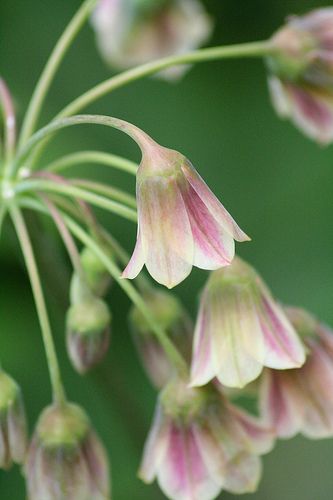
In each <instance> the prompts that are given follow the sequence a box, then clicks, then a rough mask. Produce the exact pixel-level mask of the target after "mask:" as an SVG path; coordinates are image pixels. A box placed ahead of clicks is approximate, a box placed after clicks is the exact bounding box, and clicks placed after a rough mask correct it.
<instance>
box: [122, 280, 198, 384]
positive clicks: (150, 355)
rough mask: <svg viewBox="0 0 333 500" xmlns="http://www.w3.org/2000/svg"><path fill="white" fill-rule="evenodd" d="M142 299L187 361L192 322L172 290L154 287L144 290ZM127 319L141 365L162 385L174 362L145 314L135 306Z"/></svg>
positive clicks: (155, 382)
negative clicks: (171, 361)
mask: <svg viewBox="0 0 333 500" xmlns="http://www.w3.org/2000/svg"><path fill="white" fill-rule="evenodd" d="M143 299H144V301H145V303H146V304H147V306H148V307H149V310H150V311H151V313H152V315H153V316H154V319H155V320H156V322H157V323H158V324H159V326H160V327H161V328H162V329H163V330H164V332H166V334H167V335H168V337H169V338H170V340H171V341H172V342H173V343H174V344H175V346H176V347H177V348H178V349H179V351H180V353H181V354H182V355H183V357H184V358H185V360H186V361H188V362H189V361H190V357H191V345H192V337H193V325H192V321H191V319H190V317H189V316H188V314H187V312H186V311H185V310H184V308H183V306H182V304H181V303H180V301H179V300H178V299H177V298H176V297H175V296H174V295H172V294H171V293H169V292H165V291H161V290H157V289H152V290H150V291H149V292H147V293H145V294H144V296H143ZM129 322H130V327H131V330H132V333H133V336H134V341H135V344H136V347H137V349H138V351H139V354H140V357H141V360H142V362H143V366H144V368H145V370H146V372H147V374H148V376H149V378H150V379H151V381H152V382H153V384H154V385H155V386H156V387H158V388H162V387H163V386H164V385H165V384H166V383H167V382H168V381H169V379H170V378H171V376H172V374H173V366H172V365H171V364H170V362H169V360H168V358H167V357H166V356H165V353H164V350H163V349H162V347H161V345H160V343H159V342H158V340H157V339H156V337H155V334H154V332H153V331H152V329H151V326H150V325H149V323H148V322H147V320H146V318H145V317H144V315H143V314H142V312H141V311H140V309H138V308H137V307H135V306H133V307H132V309H131V311H130V315H129Z"/></svg>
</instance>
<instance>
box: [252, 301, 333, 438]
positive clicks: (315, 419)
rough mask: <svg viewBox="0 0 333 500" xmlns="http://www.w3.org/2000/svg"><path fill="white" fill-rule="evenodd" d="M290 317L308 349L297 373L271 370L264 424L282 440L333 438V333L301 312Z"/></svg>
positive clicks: (264, 391)
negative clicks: (300, 437) (302, 437)
mask: <svg viewBox="0 0 333 500" xmlns="http://www.w3.org/2000/svg"><path fill="white" fill-rule="evenodd" d="M287 313H288V316H289V318H290V320H291V321H292V322H293V324H294V326H295V328H296V329H297V331H298V332H299V333H300V335H302V338H303V340H304V342H305V344H306V346H307V348H308V352H309V354H308V357H307V360H306V362H305V364H304V365H303V366H302V367H301V368H299V369H297V370H286V371H283V372H281V371H278V370H268V369H266V370H265V371H264V373H263V377H262V381H261V387H260V408H261V414H262V416H263V419H264V421H265V422H266V423H267V425H269V426H270V427H272V428H274V429H275V431H276V433H277V436H279V437H280V438H290V437H292V436H294V435H295V434H297V433H299V432H300V433H302V434H304V435H305V436H307V437H309V438H314V439H317V438H323V437H332V436H333V331H332V330H330V329H329V328H328V327H326V326H324V325H322V324H320V323H319V322H318V321H317V320H316V319H315V318H313V317H312V316H310V315H309V314H308V313H306V312H305V311H303V310H300V309H294V308H292V309H290V308H289V309H287Z"/></svg>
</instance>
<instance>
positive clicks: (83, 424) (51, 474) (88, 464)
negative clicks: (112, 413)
mask: <svg viewBox="0 0 333 500" xmlns="http://www.w3.org/2000/svg"><path fill="white" fill-rule="evenodd" d="M25 473H26V478H27V486H28V495H29V499H30V500H46V499H47V500H58V499H65V498H66V499H67V498H70V499H71V500H107V499H109V498H110V493H109V478H108V461H107V457H106V454H105V451H104V448H103V446H102V444H101V442H100V441H99V439H98V437H97V436H96V434H95V432H94V431H93V429H92V428H91V425H90V421H89V419H88V417H87V415H86V414H85V413H84V411H83V410H82V409H81V408H80V407H79V406H76V405H74V404H71V403H66V404H65V405H62V406H57V405H52V406H49V407H48V408H46V409H45V410H44V411H43V413H42V414H41V416H40V418H39V421H38V423H37V427H36V430H35V433H34V436H33V439H32V442H31V445H30V447H29V451H28V457H27V462H26V469H25Z"/></svg>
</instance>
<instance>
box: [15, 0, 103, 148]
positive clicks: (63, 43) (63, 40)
mask: <svg viewBox="0 0 333 500" xmlns="http://www.w3.org/2000/svg"><path fill="white" fill-rule="evenodd" d="M96 3H97V0H86V1H85V2H83V4H82V5H81V7H80V8H79V10H78V11H77V13H76V14H75V15H74V17H73V18H72V20H71V21H70V23H69V24H68V26H67V27H66V29H65V31H64V32H63V34H62V35H61V37H60V38H59V40H58V42H57V44H56V46H55V47H54V49H53V51H52V53H51V56H50V58H49V60H48V61H47V63H46V66H45V68H44V70H43V72H42V74H41V76H40V78H39V81H38V83H37V85H36V88H35V90H34V93H33V95H32V98H31V101H30V104H29V107H28V110H27V113H26V115H25V118H24V121H23V125H22V130H21V135H20V140H19V147H22V146H23V144H25V142H26V141H27V140H28V138H29V137H30V135H31V134H32V132H33V131H34V128H35V125H36V123H37V120H38V117H39V114H40V111H41V107H42V105H43V102H44V99H45V97H46V94H47V92H48V90H49V88H50V85H51V83H52V80H53V78H54V76H55V74H56V72H57V70H58V68H59V66H60V63H61V61H62V60H63V58H64V56H65V54H66V52H67V50H68V49H69V47H70V45H71V44H72V42H73V40H74V38H75V37H76V35H77V34H78V33H79V31H80V29H81V28H82V26H83V25H84V23H85V22H86V20H87V18H88V17H89V15H90V14H91V12H92V10H93V8H94V7H95V5H96Z"/></svg>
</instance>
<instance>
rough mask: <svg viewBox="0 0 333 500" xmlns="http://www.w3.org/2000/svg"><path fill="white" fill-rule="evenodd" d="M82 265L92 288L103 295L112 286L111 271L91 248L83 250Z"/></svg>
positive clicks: (95, 292) (100, 295)
mask: <svg viewBox="0 0 333 500" xmlns="http://www.w3.org/2000/svg"><path fill="white" fill-rule="evenodd" d="M81 265H82V270H83V273H84V275H85V278H86V280H87V284H88V286H89V288H90V290H91V291H92V293H94V294H95V295H98V296H99V297H102V296H103V295H104V294H105V292H106V291H107V289H108V287H109V286H110V283H111V277H110V273H109V272H108V271H107V270H106V268H105V266H104V264H103V263H102V262H101V260H100V259H99V258H98V257H97V256H96V254H95V253H94V252H92V251H91V250H90V249H89V248H84V249H83V251H82V252H81Z"/></svg>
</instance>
